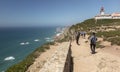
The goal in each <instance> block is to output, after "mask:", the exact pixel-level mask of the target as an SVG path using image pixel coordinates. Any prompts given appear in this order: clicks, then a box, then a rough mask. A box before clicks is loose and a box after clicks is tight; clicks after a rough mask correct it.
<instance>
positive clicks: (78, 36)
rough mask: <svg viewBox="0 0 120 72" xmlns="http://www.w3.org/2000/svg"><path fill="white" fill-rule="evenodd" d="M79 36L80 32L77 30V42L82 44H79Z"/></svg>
mask: <svg viewBox="0 0 120 72" xmlns="http://www.w3.org/2000/svg"><path fill="white" fill-rule="evenodd" d="M79 38H80V32H79V31H77V32H76V43H77V45H80V44H79Z"/></svg>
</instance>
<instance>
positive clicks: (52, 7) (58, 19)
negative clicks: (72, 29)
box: [0, 0, 120, 27]
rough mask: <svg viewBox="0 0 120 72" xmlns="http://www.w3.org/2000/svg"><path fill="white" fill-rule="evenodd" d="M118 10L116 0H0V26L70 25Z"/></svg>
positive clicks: (118, 0) (119, 6)
mask: <svg viewBox="0 0 120 72" xmlns="http://www.w3.org/2000/svg"><path fill="white" fill-rule="evenodd" d="M102 6H103V7H104V9H105V13H109V14H110V13H113V12H120V0H0V27H21V26H23V27H24V26H57V25H63V26H65V25H71V24H75V23H79V22H82V21H84V20H86V19H89V18H93V17H94V16H95V15H97V14H99V11H100V8H101V7H102Z"/></svg>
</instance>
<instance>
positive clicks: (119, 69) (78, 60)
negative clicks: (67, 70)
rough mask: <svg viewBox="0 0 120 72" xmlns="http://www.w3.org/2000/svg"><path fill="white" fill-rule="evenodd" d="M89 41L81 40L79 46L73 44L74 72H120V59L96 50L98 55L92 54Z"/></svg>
mask: <svg viewBox="0 0 120 72" xmlns="http://www.w3.org/2000/svg"><path fill="white" fill-rule="evenodd" d="M85 41H88V40H87V39H83V38H80V40H79V43H80V45H77V44H76V42H75V41H74V42H72V44H71V45H72V56H73V63H74V64H73V65H74V68H73V72H120V57H118V56H116V55H113V54H110V53H107V52H103V51H101V49H97V50H96V52H97V53H96V54H91V50H90V48H89V42H87V43H86V42H85Z"/></svg>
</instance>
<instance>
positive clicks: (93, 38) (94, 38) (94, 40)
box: [91, 36, 96, 44]
mask: <svg viewBox="0 0 120 72" xmlns="http://www.w3.org/2000/svg"><path fill="white" fill-rule="evenodd" d="M95 43H96V37H94V36H93V37H92V38H91V44H95Z"/></svg>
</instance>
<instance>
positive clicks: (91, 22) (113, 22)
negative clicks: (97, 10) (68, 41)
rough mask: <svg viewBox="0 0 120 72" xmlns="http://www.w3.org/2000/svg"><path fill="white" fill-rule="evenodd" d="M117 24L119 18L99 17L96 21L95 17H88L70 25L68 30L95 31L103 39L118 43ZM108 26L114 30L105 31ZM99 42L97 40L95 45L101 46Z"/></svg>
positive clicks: (119, 43)
mask: <svg viewBox="0 0 120 72" xmlns="http://www.w3.org/2000/svg"><path fill="white" fill-rule="evenodd" d="M118 25H119V26H120V19H101V20H97V21H96V20H95V19H88V20H85V21H84V22H81V23H77V24H76V25H72V26H71V27H70V29H69V31H71V30H72V31H78V30H80V31H86V32H87V33H88V34H89V35H90V34H91V31H96V35H97V36H98V37H102V38H103V39H104V40H106V41H110V42H111V44H112V45H113V44H117V45H120V29H117V28H115V26H118ZM111 26H112V27H111ZM110 28H111V29H115V30H113V31H105V30H106V29H110ZM102 30H103V31H102ZM99 44H100V43H99V42H98V43H97V47H101V46H100V45H99Z"/></svg>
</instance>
